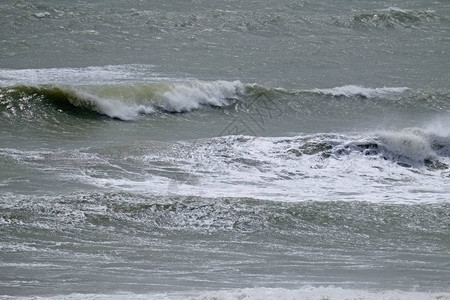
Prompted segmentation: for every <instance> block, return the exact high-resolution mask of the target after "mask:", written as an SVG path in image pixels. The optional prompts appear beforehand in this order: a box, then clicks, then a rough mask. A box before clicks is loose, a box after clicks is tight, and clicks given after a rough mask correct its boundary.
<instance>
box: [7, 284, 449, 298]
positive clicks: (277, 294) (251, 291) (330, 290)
mask: <svg viewBox="0 0 450 300" xmlns="http://www.w3.org/2000/svg"><path fill="white" fill-rule="evenodd" d="M0 299H5V300H6V299H8V300H9V299H17V300H19V299H20V300H31V299H34V300H40V299H52V300H60V299H61V300H63V299H72V300H76V299H90V300H102V299H114V300H121V299H149V300H156V299H158V300H181V299H186V300H213V299H214V300H244V299H245V300H267V299H279V300H285V299H286V300H288V299H289V300H324V299H327V300H379V299H389V300H433V299H434V300H449V299H450V293H446V292H442V293H439V292H435V293H426V292H405V291H398V290H384V291H364V290H357V289H343V288H338V287H317V288H315V287H305V288H301V289H296V290H289V289H283V288H247V289H233V290H219V291H207V292H206V291H205V292H189V293H182V292H178V293H173V292H172V293H170V292H168V293H153V294H133V293H117V294H109V295H106V294H69V295H58V296H52V297H39V296H32V297H13V296H4V297H0Z"/></svg>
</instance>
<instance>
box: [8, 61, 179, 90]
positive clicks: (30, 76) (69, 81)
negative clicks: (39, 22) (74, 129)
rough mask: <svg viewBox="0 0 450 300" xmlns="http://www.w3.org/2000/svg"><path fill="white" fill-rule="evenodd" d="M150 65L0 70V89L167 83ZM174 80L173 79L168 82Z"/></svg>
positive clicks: (166, 78) (166, 79) (164, 77)
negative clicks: (31, 86)
mask: <svg viewBox="0 0 450 300" xmlns="http://www.w3.org/2000/svg"><path fill="white" fill-rule="evenodd" d="M168 80H169V78H168V77H167V76H164V75H161V74H159V73H156V72H155V71H154V70H153V66H152V65H108V66H96V67H86V68H46V69H16V70H15V69H0V87H5V86H14V85H44V84H53V85H71V86H73V85H112V84H123V83H126V82H133V83H134V82H148V81H152V82H161V81H168ZM170 80H172V81H175V79H173V78H172V79H170Z"/></svg>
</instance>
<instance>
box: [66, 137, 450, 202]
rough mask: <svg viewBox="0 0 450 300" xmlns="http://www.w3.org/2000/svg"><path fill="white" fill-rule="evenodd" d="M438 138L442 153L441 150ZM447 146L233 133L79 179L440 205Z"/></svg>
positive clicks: (188, 192) (190, 190)
mask: <svg viewBox="0 0 450 300" xmlns="http://www.w3.org/2000/svg"><path fill="white" fill-rule="evenodd" d="M436 141H438V146H437V147H438V148H439V149H437V150H434V149H433V147H435V145H436V144H435V143H436ZM446 141H447V142H448V138H447V140H446V139H445V137H441V136H436V135H434V134H432V133H425V132H422V131H420V130H417V129H416V130H405V131H399V132H384V133H373V134H371V135H370V136H368V137H365V136H361V135H348V134H347V135H325V134H318V135H310V136H298V137H290V138H272V137H264V138H263V137H246V136H227V137H220V138H214V139H212V140H210V139H208V140H204V141H203V140H200V141H195V142H185V143H183V144H182V145H180V144H177V145H176V146H171V145H170V144H169V145H167V148H165V150H164V151H162V150H158V152H152V151H151V150H150V149H149V151H148V153H143V154H142V155H132V156H128V155H127V154H126V153H124V154H123V155H124V156H123V158H124V159H131V160H133V161H134V164H136V165H139V166H140V167H141V168H142V170H143V171H142V172H137V173H135V174H134V175H133V176H132V177H126V178H124V177H123V176H119V177H115V176H113V177H112V176H107V177H103V176H98V175H96V176H90V175H89V174H90V173H89V172H84V173H83V174H79V175H78V176H76V177H73V179H74V180H76V181H82V182H84V183H85V184H92V185H95V186H97V187H103V188H107V189H117V190H122V191H123V190H127V191H130V192H143V193H151V194H155V195H167V194H170V195H183V196H205V197H250V198H258V199H267V200H277V199H279V200H282V201H306V200H313V201H321V200H325V201H328V200H333V199H335V200H340V201H355V200H356V201H371V202H384V201H389V202H396V203H417V202H421V203H423V202H435V203H439V202H443V201H444V202H446V201H448V196H447V195H448V193H450V184H448V183H447V182H446V181H444V182H443V181H442V177H443V176H444V177H445V176H449V167H448V165H450V159H449V157H450V154H449V152H448V147H450V146H449V144H448V143H447V142H446ZM442 143H443V144H442ZM446 143H447V144H446ZM445 147H447V148H445ZM141 148H142V149H143V148H145V147H144V145H143V146H140V149H141ZM446 149H447V150H446ZM425 160H427V161H425ZM154 162H157V164H156V165H155V164H154ZM111 163H114V162H111ZM427 164H428V165H427ZM144 170H145V171H144ZM140 174H141V175H140ZM418 186H423V187H424V188H422V189H419V190H418V189H417V187H418ZM425 187H426V188H425ZM411 191H414V192H411ZM430 193H432V194H433V197H429V195H430Z"/></svg>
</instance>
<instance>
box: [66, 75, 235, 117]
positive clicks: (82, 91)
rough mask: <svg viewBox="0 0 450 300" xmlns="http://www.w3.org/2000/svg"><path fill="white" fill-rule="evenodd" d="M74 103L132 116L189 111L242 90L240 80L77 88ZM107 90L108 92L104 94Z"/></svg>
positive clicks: (230, 97) (217, 103) (227, 99)
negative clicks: (161, 111)
mask: <svg viewBox="0 0 450 300" xmlns="http://www.w3.org/2000/svg"><path fill="white" fill-rule="evenodd" d="M74 92H75V94H76V96H77V97H74V98H73V99H71V98H69V101H71V102H72V104H73V105H75V106H81V107H85V106H86V104H88V105H87V106H88V107H92V108H93V109H94V110H95V111H97V112H98V113H100V114H104V115H107V116H109V117H112V118H118V119H121V120H133V119H136V118H137V117H138V116H139V115H140V114H151V113H154V112H155V111H156V110H158V109H159V110H163V111H166V112H177V113H179V112H189V111H192V110H196V109H199V108H200V107H201V106H226V105H229V104H230V103H232V102H233V101H234V100H235V99H236V98H237V97H238V96H239V95H241V94H243V92H244V85H243V84H242V83H241V82H240V81H232V82H230V81H211V82H204V81H192V82H186V83H173V84H147V85H144V86H143V85H136V86H133V85H130V86H122V87H121V86H115V87H114V88H113V89H111V88H108V87H103V88H102V87H95V88H89V87H84V88H77V89H75V90H74ZM104 94H107V96H104Z"/></svg>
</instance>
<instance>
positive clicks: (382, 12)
mask: <svg viewBox="0 0 450 300" xmlns="http://www.w3.org/2000/svg"><path fill="white" fill-rule="evenodd" d="M435 18H436V15H435V13H434V12H433V11H431V10H408V9H401V8H398V7H389V8H387V9H379V10H373V11H366V12H359V13H357V14H355V15H353V17H352V19H351V20H350V21H337V24H338V25H344V26H346V27H354V28H361V29H365V28H379V29H390V28H418V27H420V26H421V24H422V23H424V22H427V21H430V20H433V19H435Z"/></svg>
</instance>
